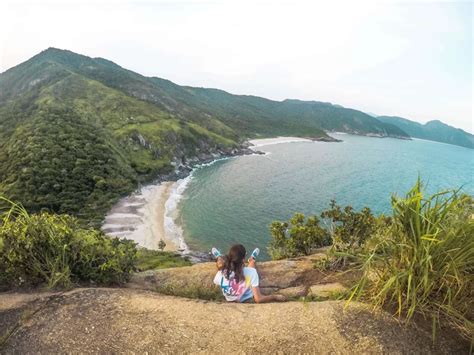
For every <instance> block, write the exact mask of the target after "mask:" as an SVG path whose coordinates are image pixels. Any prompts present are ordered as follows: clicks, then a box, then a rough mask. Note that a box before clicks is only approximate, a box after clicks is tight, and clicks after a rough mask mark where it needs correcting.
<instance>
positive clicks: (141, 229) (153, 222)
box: [101, 137, 314, 261]
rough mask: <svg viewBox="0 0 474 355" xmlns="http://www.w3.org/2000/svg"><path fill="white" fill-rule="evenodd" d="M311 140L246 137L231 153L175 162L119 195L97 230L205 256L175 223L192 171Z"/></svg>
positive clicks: (141, 243) (148, 246)
mask: <svg viewBox="0 0 474 355" xmlns="http://www.w3.org/2000/svg"><path fill="white" fill-rule="evenodd" d="M313 141H314V140H311V139H308V138H299V137H276V138H263V139H254V140H249V141H248V147H245V148H244V149H242V150H239V151H233V152H232V154H228V155H227V154H215V155H210V156H209V155H208V156H206V157H205V158H204V159H198V158H197V159H194V160H192V161H191V164H192V163H196V164H195V165H193V166H191V165H179V166H178V167H177V170H176V171H175V172H174V174H172V175H168V176H160V177H158V179H157V180H156V181H157V182H155V183H150V184H147V185H144V186H143V187H141V188H140V190H138V191H135V192H133V193H131V194H130V195H128V196H125V197H123V198H122V199H120V200H119V201H118V202H117V203H116V204H115V205H114V206H112V208H111V209H110V210H109V212H108V213H107V215H106V216H105V219H104V222H103V224H102V227H101V230H102V231H103V232H104V233H105V234H106V235H108V236H111V237H119V238H126V239H131V240H133V241H135V242H136V243H137V244H138V246H139V247H143V248H146V249H151V250H158V243H159V241H160V240H161V239H162V240H164V242H165V243H166V247H165V249H164V250H165V251H171V252H176V253H180V254H182V255H187V256H191V257H192V259H194V260H195V261H202V260H207V259H208V255H207V253H204V252H202V251H194V250H190V249H189V247H188V246H187V244H186V241H185V240H184V231H183V229H182V226H180V225H178V224H177V223H175V221H176V218H177V217H178V215H179V209H178V204H179V202H180V200H181V199H182V197H183V193H184V191H185V190H186V187H187V186H188V184H189V182H190V181H191V179H192V176H193V173H194V171H196V170H197V169H200V168H203V167H206V166H210V165H212V164H214V163H216V162H218V161H221V160H227V159H230V158H233V157H236V156H243V155H262V154H265V153H262V152H260V151H258V150H257V148H259V147H263V146H267V145H273V144H281V143H300V142H309V143H311V142H313Z"/></svg>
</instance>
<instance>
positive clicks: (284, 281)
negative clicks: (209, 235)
mask: <svg viewBox="0 0 474 355" xmlns="http://www.w3.org/2000/svg"><path fill="white" fill-rule="evenodd" d="M324 257H325V255H324V254H323V253H317V254H313V255H310V256H306V257H300V258H295V259H286V260H278V261H267V262H262V263H257V270H258V273H259V275H260V286H261V288H262V291H263V293H267V294H269V293H273V292H279V293H282V294H285V295H286V296H288V297H302V296H306V295H307V294H308V291H309V288H310V287H311V286H313V285H316V284H318V285H321V284H329V285H335V286H334V287H335V289H334V290H332V291H331V287H330V286H326V292H327V293H328V294H329V293H331V292H340V291H341V287H343V286H342V284H344V283H347V282H348V281H349V282H350V280H352V279H353V278H354V276H355V275H354V274H353V273H352V274H349V273H325V272H322V271H321V270H319V269H316V268H315V267H314V263H315V261H317V260H320V259H321V258H324ZM215 273H216V266H215V263H213V262H208V263H200V264H196V265H193V266H186V267H181V268H175V269H162V270H149V271H144V272H141V273H138V274H135V275H134V276H133V277H132V280H131V281H130V283H129V284H128V287H131V288H138V289H144V290H152V291H162V292H163V291H165V292H166V291H168V292H169V291H170V290H172V293H173V294H174V295H180V296H187V295H188V293H189V292H190V290H193V291H195V292H194V295H196V294H197V295H198V296H199V294H202V295H207V296H209V295H212V292H213V291H215V293H214V295H216V297H217V296H218V295H219V294H220V290H219V288H218V287H216V286H214V285H213V284H212V280H213V278H214V275H215ZM335 282H337V284H335Z"/></svg>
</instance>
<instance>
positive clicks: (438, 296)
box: [270, 180, 474, 341]
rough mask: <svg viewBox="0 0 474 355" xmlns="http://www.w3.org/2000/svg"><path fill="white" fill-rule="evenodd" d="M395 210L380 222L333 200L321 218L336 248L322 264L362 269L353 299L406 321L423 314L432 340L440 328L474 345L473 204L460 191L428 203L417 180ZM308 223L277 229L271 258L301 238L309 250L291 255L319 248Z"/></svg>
mask: <svg viewBox="0 0 474 355" xmlns="http://www.w3.org/2000/svg"><path fill="white" fill-rule="evenodd" d="M392 208H393V215H392V216H391V217H386V216H384V215H381V216H378V217H376V216H374V215H373V214H372V213H371V211H370V210H369V209H368V208H364V209H362V210H361V211H359V212H356V211H354V210H353V209H352V207H350V206H347V207H345V208H341V207H340V206H338V205H337V204H336V203H335V202H334V201H332V202H331V206H330V209H328V210H326V211H324V212H323V213H322V214H321V217H322V218H325V219H326V220H327V219H329V220H330V221H331V222H332V223H331V228H330V230H329V231H328V232H327V233H328V236H329V243H330V244H331V247H330V248H329V250H328V251H327V259H326V260H323V261H321V262H319V263H318V265H316V267H318V268H322V269H325V270H326V269H332V270H346V271H356V270H360V272H361V273H362V277H361V278H360V280H358V281H357V282H356V283H355V286H354V287H353V289H352V291H351V293H350V294H348V295H347V296H348V299H349V300H352V299H363V300H365V301H368V302H371V303H373V304H374V305H375V306H376V307H385V308H387V309H389V310H396V314H397V315H398V316H401V317H403V318H404V319H405V320H406V321H410V320H412V318H413V317H414V316H415V315H418V316H422V317H424V318H425V319H430V321H432V322H433V335H434V334H435V332H436V331H437V330H438V329H439V327H440V325H445V326H446V325H449V326H452V327H454V328H455V329H457V330H458V331H460V332H461V334H463V335H464V336H465V337H466V338H467V339H469V340H471V341H474V322H473V316H474V314H473V313H472V310H473V309H474V297H473V295H474V288H473V285H474V199H473V198H472V197H471V196H468V195H460V194H459V193H458V192H456V191H447V192H440V193H437V194H435V195H433V196H429V197H427V198H425V197H424V196H423V189H422V183H421V181H420V180H418V181H417V183H416V184H415V186H414V187H413V189H412V190H411V191H410V192H408V194H407V195H406V197H405V198H399V197H396V196H393V197H392ZM303 221H304V216H303V215H302V214H296V215H295V217H294V218H293V219H292V221H291V222H290V223H291V224H293V225H296V227H291V228H290V229H288V225H289V224H287V223H282V222H274V223H273V224H272V227H271V231H272V236H273V240H272V242H271V244H270V253H271V255H272V256H273V257H276V258H280V257H282V255H285V253H284V252H281V250H282V247H281V246H287V245H289V246H293V245H295V243H296V241H299V245H300V246H301V245H303V246H304V248H302V247H299V248H293V249H290V250H291V251H292V252H291V253H288V252H287V253H286V256H295V255H304V254H308V252H309V251H310V250H311V248H312V247H317V246H318V245H320V244H321V240H324V239H321V237H320V236H322V235H324V232H322V231H321V230H320V227H319V226H318V219H317V218H316V217H310V218H308V221H311V223H310V225H311V228H308V226H305V225H304V224H303ZM296 231H299V234H298V233H296ZM318 236H319V237H318ZM293 239H294V240H293ZM287 248H288V247H287ZM283 250H285V249H284V248H283ZM284 257H285V256H284Z"/></svg>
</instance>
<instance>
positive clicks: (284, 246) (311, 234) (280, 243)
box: [268, 213, 330, 260]
mask: <svg viewBox="0 0 474 355" xmlns="http://www.w3.org/2000/svg"><path fill="white" fill-rule="evenodd" d="M270 231H271V234H272V241H271V242H270V246H269V248H268V251H269V253H270V255H271V257H272V259H274V260H278V259H284V258H291V257H295V256H298V255H309V254H310V253H311V251H312V250H313V249H314V248H319V247H322V246H324V245H328V244H329V242H330V239H329V234H328V232H327V231H326V230H325V229H324V228H322V227H321V226H320V225H319V219H318V217H316V216H310V217H308V218H307V219H306V220H305V216H304V214H302V213H296V214H295V215H294V216H293V217H292V218H291V219H290V221H289V223H288V222H279V221H275V222H273V223H272V225H271V228H270Z"/></svg>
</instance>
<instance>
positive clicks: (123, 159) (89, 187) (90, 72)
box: [0, 48, 408, 223]
mask: <svg viewBox="0 0 474 355" xmlns="http://www.w3.org/2000/svg"><path fill="white" fill-rule="evenodd" d="M325 130H326V131H342V132H348V133H355V134H363V135H373V136H379V137H386V136H391V137H400V138H408V135H407V134H406V133H405V132H404V131H403V130H401V129H399V128H398V127H396V126H394V125H391V124H386V123H383V122H381V121H379V120H377V119H375V118H373V117H371V116H369V115H366V114H364V113H362V112H360V111H356V110H352V109H346V108H343V107H341V106H337V105H332V104H329V103H322V102H313V101H312V102H306V101H298V100H285V101H282V102H278V101H272V100H267V99H264V98H260V97H254V96H242V95H232V94H229V93H227V92H225V91H222V90H216V89H203V88H192V87H185V86H179V85H176V84H174V83H172V82H170V81H168V80H164V79H160V78H148V77H145V76H142V75H140V74H137V73H134V72H132V71H129V70H126V69H124V68H122V67H120V66H118V65H117V64H115V63H113V62H110V61H108V60H105V59H102V58H90V57H87V56H83V55H79V54H76V53H73V52H70V51H66V50H59V49H54V48H50V49H47V50H45V51H43V52H41V53H39V54H38V55H36V56H34V57H33V58H31V59H29V60H28V61H26V62H24V63H22V64H20V65H18V66H16V67H14V68H11V69H9V70H7V71H6V72H4V73H2V74H0V195H4V196H7V197H9V198H11V199H14V200H16V201H20V202H22V203H23V204H24V205H25V207H27V208H28V209H29V210H31V211H38V210H41V209H48V210H51V211H53V212H59V213H63V212H67V213H72V214H76V215H80V216H83V217H84V219H85V218H87V219H89V220H92V221H93V222H95V223H97V222H98V221H99V220H100V218H101V217H102V215H103V214H104V212H105V211H106V210H107V209H108V208H109V207H110V205H111V203H113V202H114V201H115V200H116V199H117V198H118V197H119V196H121V195H123V194H126V193H129V192H131V191H133V190H134V189H135V188H136V187H137V186H139V184H140V183H142V182H146V181H150V180H153V179H156V178H157V177H158V176H160V175H161V176H163V175H164V174H176V172H177V171H178V170H179V168H180V167H183V166H186V165H187V164H189V163H190V162H193V161H197V160H205V159H212V158H213V157H216V156H219V155H229V154H237V153H238V152H241V151H242V143H243V142H244V141H245V140H246V139H248V138H253V137H269V136H278V135H291V136H302V137H311V138H315V139H323V140H331V138H330V137H329V136H328V135H327V134H326V133H325ZM186 168H187V167H186Z"/></svg>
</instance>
